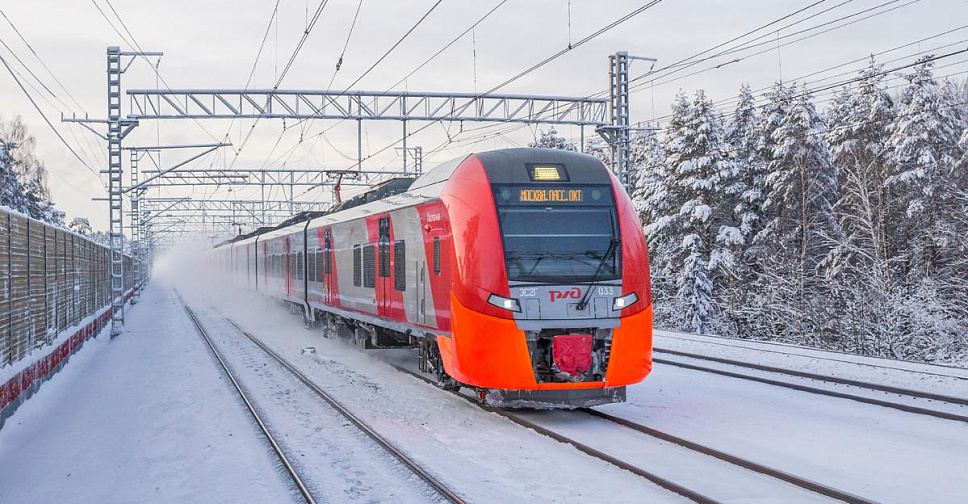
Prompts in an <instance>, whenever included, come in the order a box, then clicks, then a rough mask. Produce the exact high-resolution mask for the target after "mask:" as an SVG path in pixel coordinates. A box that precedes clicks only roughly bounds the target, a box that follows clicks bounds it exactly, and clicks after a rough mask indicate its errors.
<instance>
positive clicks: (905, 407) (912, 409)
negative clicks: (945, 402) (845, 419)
mask: <svg viewBox="0 0 968 504" xmlns="http://www.w3.org/2000/svg"><path fill="white" fill-rule="evenodd" d="M652 362H655V363H658V364H667V365H670V366H676V367H681V368H684V369H691V370H694V371H703V372H706V373H712V374H718V375H721V376H727V377H730V378H738V379H741V380H749V381H754V382H759V383H765V384H767V385H776V386H778V387H784V388H789V389H793V390H798V391H800V392H808V393H811V394H819V395H825V396H829V397H836V398H839V399H848V400H851V401H857V402H861V403H865V404H872V405H874V406H883V407H885V408H893V409H896V410H900V411H904V412H907V413H915V414H918V415H926V416H931V417H935V418H943V419H945V420H954V421H957V422H965V423H968V416H965V415H959V414H957V413H948V412H946V411H938V410H933V409H928V408H921V407H919V406H911V405H909V404H902V403H895V402H890V401H882V400H880V399H874V398H871V397H865V396H860V395H855V394H847V393H844V392H837V391H835V390H827V389H822V388H817V387H810V386H807V385H799V384H796V383H790V382H786V381H782V380H773V379H770V378H763V377H760V376H751V375H747V374H743V373H735V372H732V371H725V370H722V369H715V368H709V367H704V366H699V365H696V364H688V363H685V362H679V361H675V360H669V359H662V358H656V357H654V356H653V357H652Z"/></svg>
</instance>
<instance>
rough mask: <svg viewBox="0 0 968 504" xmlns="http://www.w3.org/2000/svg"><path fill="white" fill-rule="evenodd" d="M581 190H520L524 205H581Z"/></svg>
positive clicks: (519, 197) (519, 195)
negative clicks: (545, 203) (546, 203)
mask: <svg viewBox="0 0 968 504" xmlns="http://www.w3.org/2000/svg"><path fill="white" fill-rule="evenodd" d="M581 198H582V190H581V189H545V188H541V189H519V193H518V200H519V201H521V202H522V203H544V202H550V203H581Z"/></svg>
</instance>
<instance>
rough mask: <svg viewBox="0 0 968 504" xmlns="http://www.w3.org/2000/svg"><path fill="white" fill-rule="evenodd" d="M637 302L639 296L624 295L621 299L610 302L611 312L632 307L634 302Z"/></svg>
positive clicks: (632, 293) (633, 294)
mask: <svg viewBox="0 0 968 504" xmlns="http://www.w3.org/2000/svg"><path fill="white" fill-rule="evenodd" d="M638 300H639V296H638V295H637V294H635V293H634V292H631V293H629V294H626V295H624V296H622V297H617V298H615V299H613V300H612V310H616V311H617V310H623V309H625V308H628V307H629V306H632V305H634V304H635V303H636V302H638Z"/></svg>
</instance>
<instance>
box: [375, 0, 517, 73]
mask: <svg viewBox="0 0 968 504" xmlns="http://www.w3.org/2000/svg"><path fill="white" fill-rule="evenodd" d="M507 1H508V0H501V1H500V2H499V3H498V4H497V5H495V6H494V7H493V8H492V9H491V10H489V11H487V13H485V14H484V15H483V16H481V17H480V19H478V20H477V21H475V22H474V24H472V25H470V26H468V27H467V29H466V30H464V31H462V32H461V33H460V35H458V36H456V37H454V39H453V40H451V41H450V42H448V43H447V44H446V45H444V47H441V48H440V49H439V50H438V51H437V52H435V53H434V54H433V56H431V57H429V58H427V59H426V60H424V62H423V63H421V64H419V65H417V68H414V69H413V70H411V71H410V73H408V74H407V75H405V76H403V78H402V79H400V80H398V81H397V82H396V84H394V85H392V86H390V89H393V88H395V87H397V86H399V85H400V84H401V83H403V82H404V81H406V80H407V79H409V78H410V77H412V76H413V74H415V73H417V72H419V71H420V70H421V69H423V67H425V66H427V64H428V63H430V62H431V61H433V60H434V59H435V58H437V56H440V55H441V53H443V52H444V51H446V50H447V49H450V47H451V46H452V45H454V44H456V43H457V42H458V41H459V40H460V39H462V38H464V37H465V36H466V35H467V34H468V33H470V32H471V31H472V30H474V28H477V25H479V24H481V23H483V22H484V20H485V19H487V18H488V17H490V15H491V14H494V11H496V10H498V9H499V8H501V6H502V5H504V4H505V3H507Z"/></svg>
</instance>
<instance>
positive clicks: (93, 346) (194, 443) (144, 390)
mask: <svg viewBox="0 0 968 504" xmlns="http://www.w3.org/2000/svg"><path fill="white" fill-rule="evenodd" d="M127 314H128V317H127V325H126V327H127V331H126V332H125V333H124V334H123V335H122V336H120V337H118V338H115V339H113V340H111V339H110V338H109V337H108V333H109V331H110V329H109V328H105V330H104V331H102V332H101V334H100V335H99V336H98V337H97V339H91V340H89V341H88V342H87V343H85V345H84V347H82V348H81V350H79V351H78V353H77V354H75V355H74V356H73V357H72V358H71V360H70V363H69V364H68V365H67V366H65V367H64V369H63V370H61V371H60V372H59V373H57V374H56V375H54V377H53V378H51V379H50V380H49V381H48V382H47V383H45V384H44V386H43V387H41V388H40V389H39V390H38V392H37V393H36V394H35V395H34V396H33V397H32V398H31V399H29V400H28V401H26V402H25V403H24V404H23V405H21V406H20V408H18V409H17V411H16V412H15V413H14V414H13V416H11V417H10V418H9V419H8V420H7V423H6V425H5V426H4V428H3V429H2V430H0V502H4V503H8V502H9V503H15V502H80V503H88V502H89V503H98V502H212V501H213V500H218V501H223V502H231V501H235V502H298V499H297V500H294V498H295V497H298V494H292V492H291V491H290V489H289V485H288V483H287V482H286V481H285V480H284V479H282V477H281V476H280V475H279V473H278V471H277V469H276V468H275V465H276V461H275V460H274V459H273V458H272V455H271V453H270V452H269V451H268V450H267V447H266V444H265V442H264V441H263V440H262V439H261V438H260V437H259V435H258V433H257V431H256V430H255V428H254V427H253V425H252V424H251V420H249V418H248V417H247V416H246V415H247V413H246V412H245V411H244V409H243V406H242V404H241V402H240V401H239V400H238V399H237V398H236V397H235V392H234V391H232V390H231V389H229V388H228V383H227V382H226V381H225V379H224V378H223V377H222V375H221V374H220V371H219V370H218V369H217V368H216V367H215V365H214V362H213V360H212V358H211V356H210V355H209V353H208V352H207V350H206V348H205V347H204V346H203V343H202V342H201V340H200V339H199V338H198V336H197V335H196V334H195V332H194V330H193V329H192V327H191V325H190V324H189V323H188V320H187V318H186V317H185V316H184V313H183V312H182V310H181V307H180V306H179V305H178V304H177V302H176V301H175V300H174V299H173V297H172V296H171V295H170V294H167V293H166V291H165V290H164V289H163V288H162V286H160V285H149V286H148V288H147V289H146V291H145V293H144V295H143V296H142V299H141V303H139V304H138V305H137V306H136V307H134V308H131V309H129V310H128V311H127ZM213 496H217V498H214V497H213Z"/></svg>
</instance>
